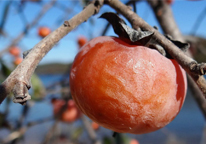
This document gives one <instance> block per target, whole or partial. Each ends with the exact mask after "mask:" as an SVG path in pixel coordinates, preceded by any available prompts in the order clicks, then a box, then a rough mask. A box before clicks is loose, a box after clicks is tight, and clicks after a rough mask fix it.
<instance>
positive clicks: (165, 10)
mask: <svg viewBox="0 0 206 144" xmlns="http://www.w3.org/2000/svg"><path fill="white" fill-rule="evenodd" d="M148 3H149V4H150V6H151V8H152V9H153V11H154V13H155V16H156V18H157V19H158V21H159V23H160V25H161V27H162V29H163V31H164V33H165V34H169V35H171V36H173V38H174V39H178V40H180V41H185V39H184V37H183V36H182V34H181V32H180V31H179V29H178V27H177V25H176V22H175V20H174V17H173V15H172V10H171V8H170V6H169V5H168V4H166V3H165V2H164V1H150V0H148ZM159 11H161V14H160V12H159ZM188 53H189V51H188ZM188 55H191V54H190V53H189V54H188ZM188 85H189V87H190V90H191V92H192V94H193V97H194V98H195V100H196V101H197V103H198V106H199V107H200V109H201V111H202V113H203V115H204V117H205V118H206V100H205V99H204V95H203V94H202V93H201V91H200V89H199V88H198V87H197V85H196V84H195V83H194V81H193V80H192V78H191V77H190V76H188Z"/></svg>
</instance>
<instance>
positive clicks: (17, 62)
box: [13, 57, 23, 65]
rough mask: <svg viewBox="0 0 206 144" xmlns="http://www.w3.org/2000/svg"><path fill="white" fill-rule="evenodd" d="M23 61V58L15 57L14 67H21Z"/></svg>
mask: <svg viewBox="0 0 206 144" xmlns="http://www.w3.org/2000/svg"><path fill="white" fill-rule="evenodd" d="M22 61H23V58H21V57H15V59H14V62H13V63H14V65H19V64H20V63H21V62H22Z"/></svg>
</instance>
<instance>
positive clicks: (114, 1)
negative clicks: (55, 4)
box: [106, 0, 206, 97]
mask: <svg viewBox="0 0 206 144" xmlns="http://www.w3.org/2000/svg"><path fill="white" fill-rule="evenodd" d="M106 3H107V4H108V5H110V6H111V7H112V8H114V9H115V10H116V11H117V12H119V13H121V14H122V15H123V16H124V17H125V18H127V19H128V21H129V22H130V23H131V25H132V27H133V28H134V29H136V30H139V29H141V30H147V31H151V32H154V35H153V39H154V40H155V41H156V42H157V43H158V44H159V45H161V46H162V47H163V48H164V49H165V50H166V51H167V52H168V53H169V54H170V55H171V56H172V57H173V58H174V59H175V60H176V61H177V62H178V63H179V64H180V65H181V66H182V68H184V70H185V71H186V72H187V73H188V74H189V75H190V76H191V77H192V78H193V79H194V81H195V82H196V84H197V85H198V87H199V88H200V89H201V91H202V92H203V94H204V96H205V97H206V81H205V79H204V77H203V76H202V75H204V74H205V72H206V64H205V63H202V64H199V63H197V62H196V61H195V60H194V59H192V58H191V57H189V56H187V55H186V54H185V53H184V52H183V51H182V50H180V49H179V48H178V47H177V46H175V45H174V44H173V43H172V42H171V41H169V40H168V39H167V38H166V37H165V36H163V35H162V34H160V33H159V32H158V31H157V30H156V29H154V28H153V27H152V26H150V25H149V24H147V23H146V22H145V21H144V20H143V19H141V18H140V17H139V16H138V15H137V14H136V13H134V12H133V11H132V10H130V9H129V8H128V7H127V6H126V5H124V4H123V3H122V2H121V1H119V0H108V1H106Z"/></svg>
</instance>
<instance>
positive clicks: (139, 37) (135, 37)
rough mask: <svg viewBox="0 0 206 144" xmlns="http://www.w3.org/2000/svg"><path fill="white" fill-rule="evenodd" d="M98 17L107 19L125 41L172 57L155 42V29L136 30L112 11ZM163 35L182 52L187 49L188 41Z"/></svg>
mask: <svg viewBox="0 0 206 144" xmlns="http://www.w3.org/2000/svg"><path fill="white" fill-rule="evenodd" d="M100 18H104V19H106V20H107V21H109V23H111V25H112V27H113V29H114V32H115V33H116V34H117V35H118V36H119V37H120V38H121V39H122V40H124V41H126V42H127V43H129V44H131V45H142V46H147V47H149V48H152V49H155V50H157V51H158V52H159V53H160V54H162V55H163V56H165V57H167V58H169V59H173V58H172V57H171V56H170V55H169V54H168V53H167V52H166V50H165V49H164V48H163V47H162V46H161V45H160V44H159V43H157V42H156V39H155V38H153V35H154V33H155V31H154V32H151V31H144V30H141V28H139V29H138V30H135V29H133V28H130V27H129V26H127V25H126V22H125V21H124V20H123V19H121V18H120V17H119V16H118V15H117V14H115V13H112V12H107V13H104V14H102V15H101V16H100ZM155 29H156V30H158V29H157V27H155ZM165 37H166V38H167V39H169V40H170V41H171V42H172V43H173V44H175V45H176V46H177V47H179V48H180V49H181V50H182V51H184V52H185V51H187V49H188V48H189V47H190V45H189V43H182V42H180V41H178V40H174V39H173V38H172V37H171V36H169V35H165Z"/></svg>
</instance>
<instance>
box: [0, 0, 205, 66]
mask: <svg viewBox="0 0 206 144" xmlns="http://www.w3.org/2000/svg"><path fill="white" fill-rule="evenodd" d="M7 2H8V1H7V0H3V1H0V20H2V13H3V8H4V6H5V4H6V3H7ZM48 2H49V1H48V0H45V1H43V3H48ZM123 2H125V1H123ZM58 4H59V5H55V6H54V7H52V8H51V9H50V10H49V11H48V12H47V13H46V14H45V15H44V16H43V17H42V19H41V20H40V21H39V22H38V24H37V25H36V26H35V27H33V28H32V29H30V31H29V32H28V34H27V35H26V36H25V37H24V38H23V39H22V40H21V41H20V42H19V44H18V46H19V47H20V48H21V49H22V51H24V50H28V49H30V48H32V47H34V46H35V45H36V44H37V43H38V42H39V41H40V40H41V38H40V37H39V36H38V34H37V30H38V27H39V26H47V27H49V28H51V29H52V30H55V29H56V28H57V27H59V26H60V25H61V24H63V22H64V20H68V19H70V18H71V17H73V16H74V15H75V14H77V13H79V12H80V11H81V10H82V5H81V3H80V1H78V0H73V1H71V0H59V1H58ZM42 6H43V4H39V3H34V2H27V3H25V5H24V9H23V14H24V15H25V17H26V21H28V22H31V21H32V20H33V19H34V18H35V16H36V15H37V14H38V12H39V11H40V10H41V8H42ZM63 7H68V8H69V7H70V9H69V12H67V11H65V9H63ZM18 8H19V1H17V0H16V1H13V3H12V6H11V7H10V10H9V14H8V18H7V19H6V23H5V27H4V31H5V32H6V33H7V34H8V36H7V37H2V36H1V37H0V43H1V45H0V51H1V50H3V49H4V48H5V47H6V46H8V45H9V43H10V42H11V41H12V39H13V38H15V37H16V36H17V35H18V34H19V33H21V32H22V30H23V28H24V25H25V22H23V21H22V19H21V16H20V14H19V12H18ZM171 8H172V10H173V13H174V17H175V20H176V22H177V24H178V27H179V28H180V30H181V32H182V33H183V34H185V35H188V34H191V32H192V28H193V25H194V23H195V21H196V20H197V17H198V16H199V14H200V13H201V12H202V11H203V10H204V9H205V8H206V1H204V0H202V1H195V2H194V1H187V0H178V1H177V0H175V1H174V3H173V4H172V5H171ZM108 11H114V10H113V9H111V8H110V7H109V6H103V7H102V9H101V10H100V12H99V14H97V15H95V16H93V17H92V18H91V19H90V20H88V21H87V22H85V23H83V24H82V25H80V26H79V27H78V28H76V29H75V30H73V31H72V32H70V33H69V34H68V35H67V36H65V37H64V38H63V39H62V40H61V41H60V42H59V43H58V44H57V45H56V46H55V47H54V48H53V49H52V50H51V51H50V52H49V53H48V54H47V55H46V56H45V57H44V59H43V60H42V61H41V64H45V63H53V62H60V63H69V62H72V60H73V59H74V57H75V55H76V53H77V52H78V45H77V37H78V36H81V35H84V36H86V37H87V38H88V39H91V38H93V37H97V36H100V35H101V33H102V31H103V29H104V28H105V25H106V24H107V22H106V20H103V19H98V17H99V16H100V15H101V14H102V13H104V12H108ZM137 13H138V15H139V16H140V17H142V18H143V19H144V20H145V21H146V22H148V23H149V24H150V25H151V26H154V25H156V26H158V27H159V24H158V22H157V21H156V19H155V17H154V14H153V12H152V10H151V8H150V7H149V5H148V4H147V3H146V2H144V1H143V2H139V3H137ZM128 25H129V24H128ZM106 35H115V34H114V32H113V30H112V28H111V27H110V29H109V31H108V32H107V34H106ZM196 35H198V36H201V37H204V38H206V18H204V19H203V21H202V23H201V25H200V27H199V28H198V29H197V31H196ZM3 60H5V61H8V62H9V61H11V60H12V57H11V56H10V55H8V54H5V55H4V56H3Z"/></svg>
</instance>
